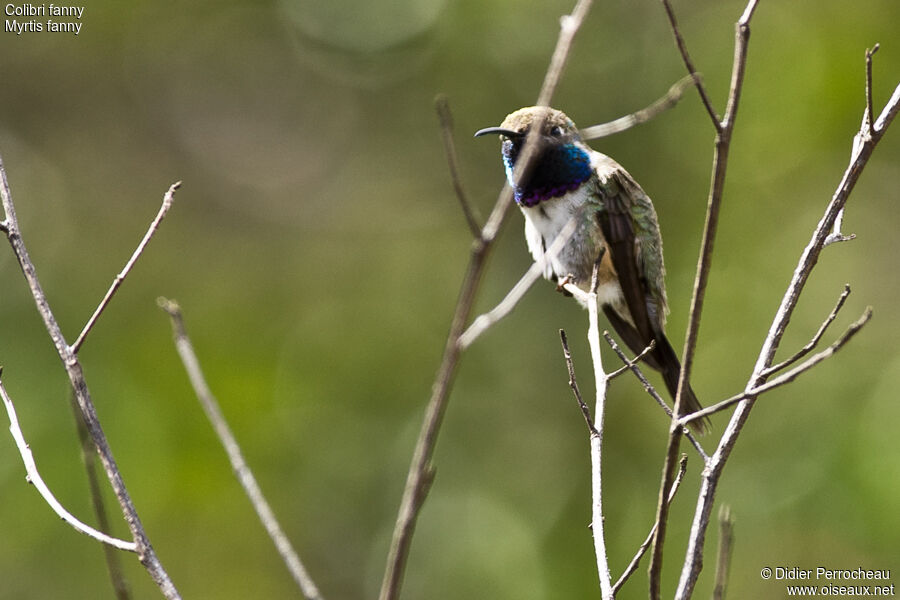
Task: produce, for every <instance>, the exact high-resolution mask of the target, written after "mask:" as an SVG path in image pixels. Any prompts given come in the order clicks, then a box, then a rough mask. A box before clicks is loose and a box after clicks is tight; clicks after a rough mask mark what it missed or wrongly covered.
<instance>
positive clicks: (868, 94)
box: [865, 44, 879, 136]
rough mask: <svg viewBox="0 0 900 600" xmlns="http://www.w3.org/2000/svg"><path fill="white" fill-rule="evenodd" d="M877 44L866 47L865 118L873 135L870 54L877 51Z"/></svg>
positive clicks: (873, 111) (873, 115)
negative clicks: (869, 47) (870, 47)
mask: <svg viewBox="0 0 900 600" xmlns="http://www.w3.org/2000/svg"><path fill="white" fill-rule="evenodd" d="M878 48H879V46H878V44H875V45H874V46H872V49H871V50H869V49H868V48H866V114H865V119H866V122H867V125H868V128H869V135H870V136H872V135H875V125H874V123H873V119H874V118H875V107H874V105H873V104H872V55H873V54H875V53H876V52H878Z"/></svg>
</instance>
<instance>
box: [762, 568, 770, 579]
mask: <svg viewBox="0 0 900 600" xmlns="http://www.w3.org/2000/svg"><path fill="white" fill-rule="evenodd" d="M759 574H760V575H762V578H763V579H769V578H770V577H772V569H770V568H769V567H763V568H762V571H760V572H759Z"/></svg>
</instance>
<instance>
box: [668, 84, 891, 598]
mask: <svg viewBox="0 0 900 600" xmlns="http://www.w3.org/2000/svg"><path fill="white" fill-rule="evenodd" d="M898 112H900V84H898V85H897V87H896V88H895V89H894V93H893V94H892V95H891V98H890V100H888V102H887V104H886V105H885V107H884V109H883V110H882V111H881V115H880V116H879V117H878V119H877V120H876V121H875V126H874V128H873V131H872V133H870V132H869V131H868V128H867V127H865V126H862V127H861V128H860V132H859V133H858V134H857V136H858V137H860V138H861V139H862V142H861V143H860V144H854V148H853V152H852V155H851V158H850V164H849V166H848V167H847V169H846V171H845V172H844V175H843V177H842V178H841V181H840V183H839V184H838V187H837V189H836V190H835V193H834V195H833V196H832V199H831V202H830V203H829V204H828V207H827V208H826V209H825V214H824V216H823V217H822V220H821V221H819V224H818V225H817V226H816V228H815V230H814V231H813V234H812V239H810V241H809V244H807V246H806V248H805V249H804V250H803V253H802V254H801V256H800V260H799V262H798V264H797V267H796V269H794V275H793V277H792V278H791V282H790V283H789V284H788V288H787V290H786V291H785V294H784V297H783V298H782V300H781V305H780V306H779V307H778V311H777V312H776V314H775V318H774V319H773V321H772V325H771V327H770V328H769V332H768V334H767V335H766V339H765V340H764V341H763V345H762V348H761V349H760V352H759V357H758V358H757V362H756V366H755V367H754V369H753V374H752V375H751V376H750V379H749V381H748V382H747V390H752V389H754V388H757V387H759V386H761V385H762V384H763V382H764V381H765V376H764V375H763V374H764V372H765V371H766V369H768V368H769V365H771V364H772V360H773V359H774V357H775V352H776V350H777V349H778V345H779V343H780V342H781V338H782V336H783V335H784V331H785V329H786V328H787V325H788V322H789V321H790V319H791V315H792V314H793V312H794V309H795V308H796V306H797V302H798V300H799V298H800V294H801V292H802V291H803V288H804V286H805V285H806V281H807V279H808V278H809V275H810V273H811V272H812V269H813V267H814V266H815V264H816V262H817V261H818V259H819V254H820V253H821V251H822V248H823V247H824V245H825V240H826V239H827V238H828V235H829V233H828V232H829V230H830V229H831V228H832V227H833V225H834V222H835V219H837V216H838V214H839V213H840V212H841V210H843V208H844V206H845V205H846V203H847V198H848V197H849V196H850V192H852V191H853V188H854V186H855V185H856V182H857V181H858V180H859V176H860V175H861V174H862V171H863V169H864V168H865V166H866V164H867V163H868V161H869V158H870V157H871V156H872V152H873V151H874V149H875V146H877V145H878V142H879V141H880V140H881V138H882V137H883V136H884V133H885V131H887V128H888V126H889V125H890V124H891V122H893V120H894V118H895V117H896V116H897V113H898ZM753 405H754V398H753V397H752V396H751V397H748V398H747V399H745V400H743V401H742V402H740V403H739V404H738V406H737V408H736V409H735V411H734V414H733V415H732V417H731V420H730V421H729V423H728V426H727V427H726V428H725V433H724V434H723V435H722V439H721V440H720V441H719V446H718V448H717V449H716V451H715V452H714V453H713V455H712V456H711V457H710V462H709V465H708V466H707V468H706V470H704V472H703V475H702V478H701V483H700V493H699V495H698V497H697V507H696V510H695V512H694V520H693V523H692V525H691V533H690V536H689V538H688V546H687V551H686V552H685V560H684V564H683V566H682V570H681V578H680V579H679V582H678V589H677V591H676V595H675V599H676V600H685V599H686V598H689V597H690V596H691V594H692V593H693V590H694V585H695V584H696V582H697V577H698V576H699V574H700V569H701V568H702V565H703V546H704V542H705V537H706V529H707V527H708V526H709V521H710V515H711V514H712V506H713V501H714V499H715V495H716V489H717V487H718V483H719V477H720V476H721V474H722V470H723V469H724V466H725V464H726V462H727V460H728V457H729V456H730V454H731V450H732V449H733V448H734V444H735V442H736V441H737V438H738V436H739V435H740V432H741V431H742V428H743V426H744V423H745V422H746V421H747V418H748V416H749V414H750V410H751V409H752V408H753Z"/></svg>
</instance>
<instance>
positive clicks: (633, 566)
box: [613, 454, 688, 593]
mask: <svg viewBox="0 0 900 600" xmlns="http://www.w3.org/2000/svg"><path fill="white" fill-rule="evenodd" d="M687 459H688V458H687V454H682V455H681V461H680V463H679V467H678V474H677V475H675V481H674V482H673V483H672V490H671V491H670V492H669V498H668V502H669V504H671V503H672V500H674V499H675V494H676V493H677V492H678V487H679V486H680V485H681V480H682V479H684V473H685V471H687ZM657 524H658V522H657V523H653V527H651V528H650V533H648V534H647V537H646V538H645V539H644V541H643V543H641V545H640V547H639V548H638V551H637V553H636V554H635V555H634V558H632V559H631V562H630V563H628V566H627V567H625V571H624V572H623V573H622V575H621V577H619V579H618V580H617V581H616V584H615V585H614V586H613V593H618V592H619V590H620V589H621V588H622V586H623V585H625V582H626V581H628V578H629V577H631V576H632V575H633V574H634V572H635V571H637V568H638V565H639V564H640V562H641V558H642V557H643V556H644V554H646V552H647V549H648V548H650V544H651V543H652V542H653V534H655V533H656V526H657Z"/></svg>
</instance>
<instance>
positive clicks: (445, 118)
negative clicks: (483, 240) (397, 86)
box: [434, 94, 481, 238]
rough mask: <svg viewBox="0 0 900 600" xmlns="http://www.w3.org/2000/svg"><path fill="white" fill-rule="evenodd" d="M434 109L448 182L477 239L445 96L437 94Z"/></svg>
mask: <svg viewBox="0 0 900 600" xmlns="http://www.w3.org/2000/svg"><path fill="white" fill-rule="evenodd" d="M434 108H435V110H436V111H437V114H438V121H439V122H440V124H441V138H442V139H443V140H444V153H445V154H446V155H447V169H448V170H449V171H450V180H451V181H452V182H453V191H455V192H456V198H457V199H458V200H459V205H460V208H462V211H463V216H465V218H466V223H467V224H468V226H469V231H471V232H472V236H473V237H475V238H478V237H479V236H480V235H481V227H480V226H479V225H478V221H479V218H478V216H477V211H476V210H475V207H474V206H472V203H471V202H470V201H469V198H468V196H467V195H466V191H465V190H464V189H463V185H462V178H461V177H460V175H459V162H458V161H457V157H456V144H455V143H454V141H453V114H452V113H451V112H450V102H448V101H447V96H445V95H444V94H438V96H437V97H436V98H435V99H434Z"/></svg>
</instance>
